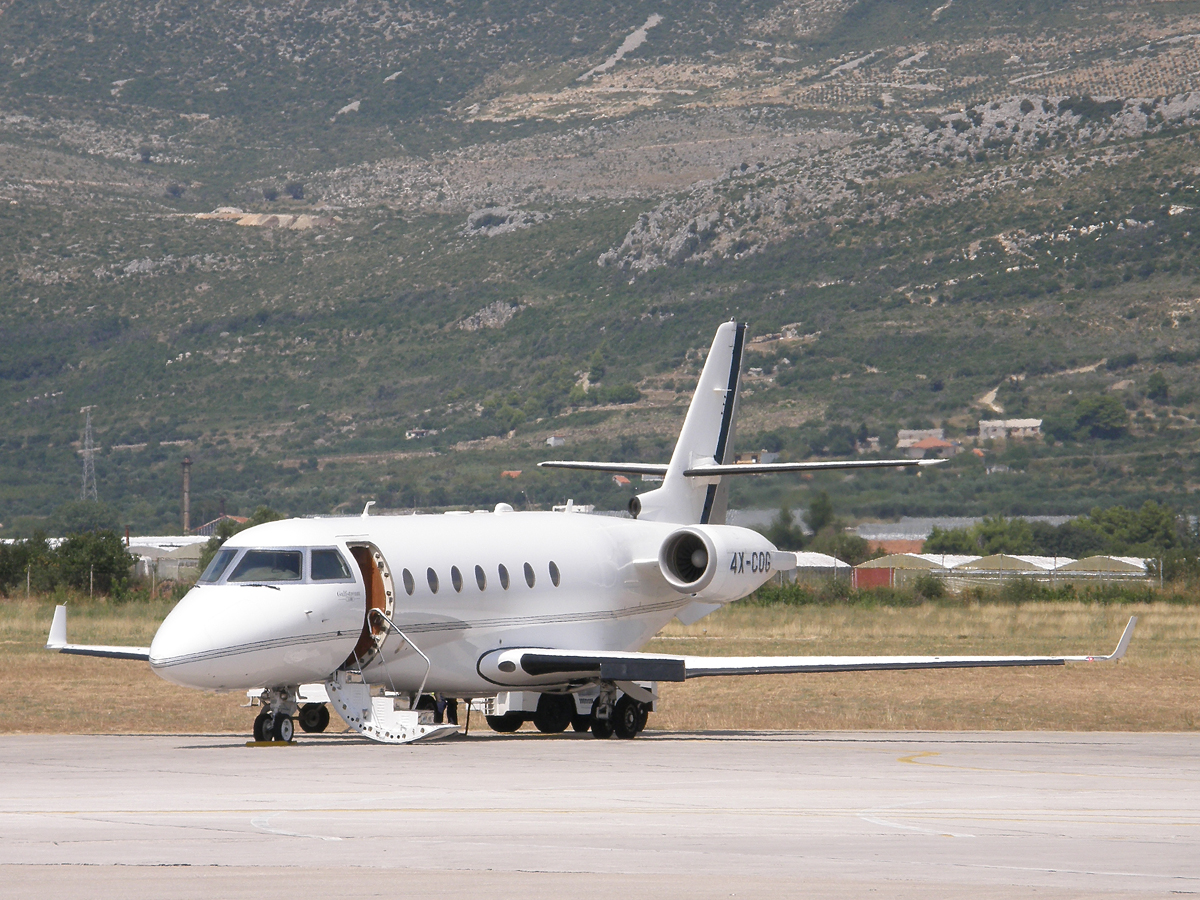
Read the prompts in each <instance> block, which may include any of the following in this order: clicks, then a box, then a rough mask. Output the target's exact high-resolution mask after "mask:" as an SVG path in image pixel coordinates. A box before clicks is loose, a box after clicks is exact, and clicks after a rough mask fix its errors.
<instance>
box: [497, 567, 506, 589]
mask: <svg viewBox="0 0 1200 900" xmlns="http://www.w3.org/2000/svg"><path fill="white" fill-rule="evenodd" d="M498 571H499V573H500V587H502V588H504V589H505V590H506V591H507V590H508V569H506V568H504V566H503V565H501V566H500V568H499V570H498Z"/></svg>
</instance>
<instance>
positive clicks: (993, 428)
mask: <svg viewBox="0 0 1200 900" xmlns="http://www.w3.org/2000/svg"><path fill="white" fill-rule="evenodd" d="M1041 436H1042V420H1041V419H980V420H979V439H980V440H981V441H987V440H1004V439H1005V438H1040V437H1041Z"/></svg>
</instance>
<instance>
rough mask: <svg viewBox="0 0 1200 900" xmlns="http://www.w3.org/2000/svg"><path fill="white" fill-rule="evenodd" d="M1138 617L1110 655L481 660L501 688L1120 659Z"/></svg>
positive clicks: (557, 654)
mask: <svg viewBox="0 0 1200 900" xmlns="http://www.w3.org/2000/svg"><path fill="white" fill-rule="evenodd" d="M1135 625H1137V616H1133V617H1132V618H1130V620H1129V624H1128V625H1126V626H1125V631H1124V632H1123V633H1122V634H1121V639H1120V641H1118V642H1117V648H1116V649H1115V650H1114V651H1113V652H1112V653H1110V654H1108V655H1107V656H674V655H671V654H661V653H623V652H613V651H600V650H547V649H544V648H520V647H513V648H509V649H507V650H492V651H490V652H488V653H485V654H484V655H483V656H482V657H480V659H479V663H478V666H477V668H478V671H479V674H480V675H482V676H483V677H484V678H486V679H487V680H488V681H490V682H492V683H493V684H496V685H500V686H503V687H509V688H512V687H538V686H550V685H557V684H563V683H567V682H577V681H580V680H594V681H605V680H616V679H618V678H619V679H623V680H627V681H685V680H688V679H691V678H711V677H714V676H717V675H799V674H815V673H818V672H878V671H895V670H901V669H986V668H1000V667H1009V666H1062V665H1066V664H1067V663H1069V662H1116V661H1117V660H1119V659H1121V658H1122V657H1123V656H1124V655H1125V651H1126V650H1127V649H1128V648H1129V641H1130V640H1131V639H1132V637H1133V629H1134V626H1135Z"/></svg>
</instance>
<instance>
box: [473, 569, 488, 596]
mask: <svg viewBox="0 0 1200 900" xmlns="http://www.w3.org/2000/svg"><path fill="white" fill-rule="evenodd" d="M475 583H476V584H477V585H479V589H480V590H481V591H484V590H487V576H486V575H485V574H483V566H476V567H475Z"/></svg>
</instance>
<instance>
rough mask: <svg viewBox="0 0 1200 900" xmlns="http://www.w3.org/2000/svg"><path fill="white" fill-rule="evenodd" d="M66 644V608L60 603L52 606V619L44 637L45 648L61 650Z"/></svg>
mask: <svg viewBox="0 0 1200 900" xmlns="http://www.w3.org/2000/svg"><path fill="white" fill-rule="evenodd" d="M65 646H67V608H66V607H65V606H63V605H62V604H61V603H60V604H59V605H58V606H56V607H54V619H53V620H52V621H51V622H50V634H49V636H48V637H47V638H46V649H47V650H61V649H62V648H63V647H65Z"/></svg>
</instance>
